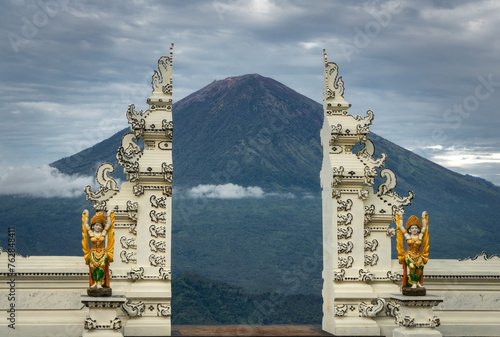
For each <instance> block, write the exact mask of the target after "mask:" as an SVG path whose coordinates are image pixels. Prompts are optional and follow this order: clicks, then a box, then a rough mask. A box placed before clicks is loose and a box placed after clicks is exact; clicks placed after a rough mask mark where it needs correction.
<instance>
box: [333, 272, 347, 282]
mask: <svg viewBox="0 0 500 337" xmlns="http://www.w3.org/2000/svg"><path fill="white" fill-rule="evenodd" d="M333 274H334V279H335V281H344V277H345V269H340V270H335V271H334V272H333Z"/></svg>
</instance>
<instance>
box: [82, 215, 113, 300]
mask: <svg viewBox="0 0 500 337" xmlns="http://www.w3.org/2000/svg"><path fill="white" fill-rule="evenodd" d="M114 229H115V214H114V212H112V211H108V213H107V216H106V215H104V214H103V213H100V212H99V213H97V214H96V215H94V216H93V217H92V219H91V220H90V226H89V212H88V211H87V210H84V211H83V213H82V250H83V257H84V258H85V263H86V264H88V265H89V289H88V290H87V294H88V295H89V296H111V288H110V287H109V279H110V276H109V264H110V263H111V262H113V253H114V245H115V230H114ZM89 241H90V245H89Z"/></svg>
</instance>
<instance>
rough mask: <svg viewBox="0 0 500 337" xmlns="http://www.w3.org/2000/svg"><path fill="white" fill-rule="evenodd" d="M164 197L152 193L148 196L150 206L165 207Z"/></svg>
mask: <svg viewBox="0 0 500 337" xmlns="http://www.w3.org/2000/svg"><path fill="white" fill-rule="evenodd" d="M166 200H167V198H166V197H159V198H158V197H157V196H156V195H154V194H153V195H152V196H151V198H149V202H150V203H151V206H152V207H154V208H165V207H167V204H166Z"/></svg>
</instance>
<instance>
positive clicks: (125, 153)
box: [116, 132, 142, 172]
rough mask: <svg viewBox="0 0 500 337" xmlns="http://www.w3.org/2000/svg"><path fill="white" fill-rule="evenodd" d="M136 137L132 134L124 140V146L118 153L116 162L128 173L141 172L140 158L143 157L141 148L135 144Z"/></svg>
mask: <svg viewBox="0 0 500 337" xmlns="http://www.w3.org/2000/svg"><path fill="white" fill-rule="evenodd" d="M134 137H135V135H134V134H133V133H131V132H129V133H127V134H125V135H124V136H123V138H122V144H121V146H120V147H119V148H118V151H117V152H116V160H117V161H118V164H120V166H122V167H123V168H124V169H125V171H127V172H138V171H139V158H141V156H142V151H141V148H140V147H139V146H138V145H137V144H136V143H134V141H133V139H134Z"/></svg>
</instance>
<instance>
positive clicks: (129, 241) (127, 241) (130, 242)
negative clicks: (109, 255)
mask: <svg viewBox="0 0 500 337" xmlns="http://www.w3.org/2000/svg"><path fill="white" fill-rule="evenodd" d="M120 244H121V245H122V248H123V249H137V243H136V239H135V238H127V237H126V236H122V237H121V238H120Z"/></svg>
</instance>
